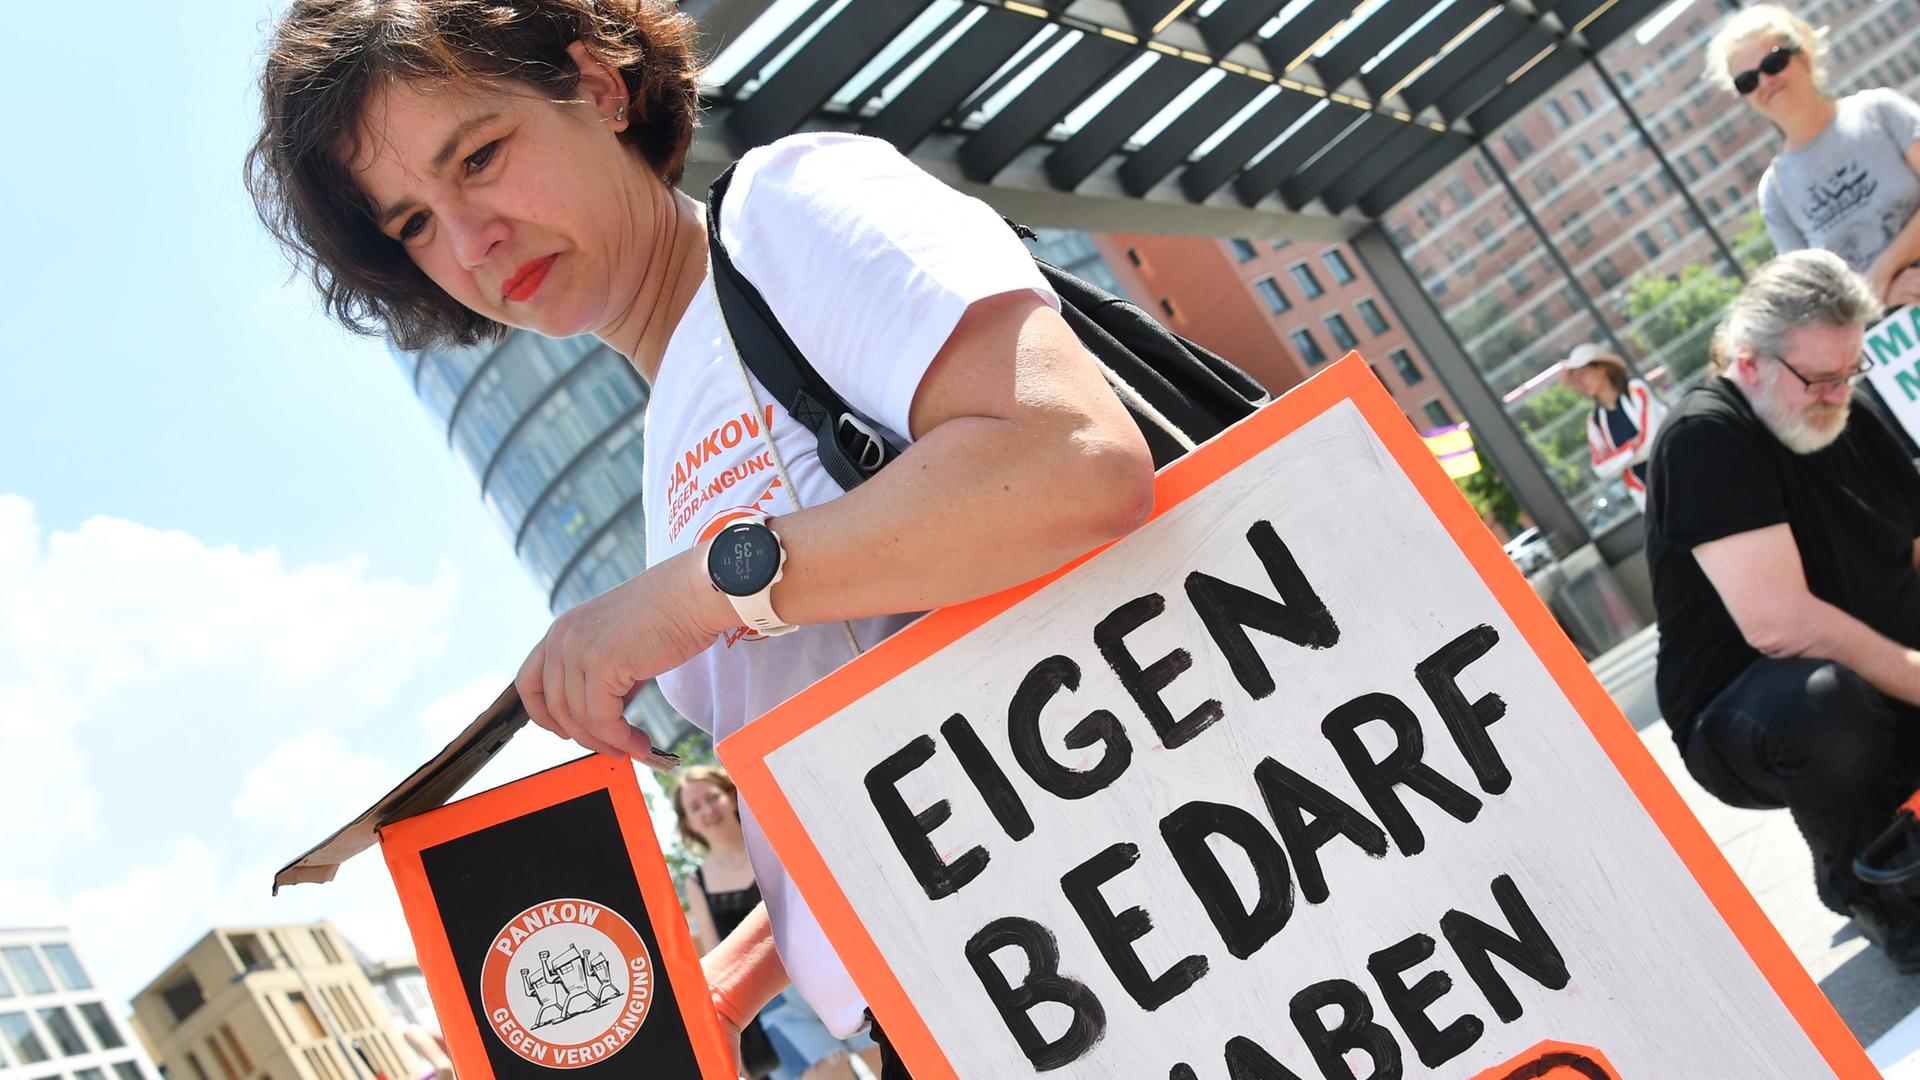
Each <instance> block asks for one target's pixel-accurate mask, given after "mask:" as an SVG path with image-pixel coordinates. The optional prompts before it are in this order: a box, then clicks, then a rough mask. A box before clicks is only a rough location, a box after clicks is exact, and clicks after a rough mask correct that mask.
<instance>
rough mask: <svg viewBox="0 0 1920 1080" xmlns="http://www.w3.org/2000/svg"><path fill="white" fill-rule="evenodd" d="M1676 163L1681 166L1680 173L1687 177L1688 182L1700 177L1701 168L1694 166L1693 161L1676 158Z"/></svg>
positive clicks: (1678, 166)
mask: <svg viewBox="0 0 1920 1080" xmlns="http://www.w3.org/2000/svg"><path fill="white" fill-rule="evenodd" d="M1674 165H1675V166H1676V167H1677V168H1679V170H1680V175H1681V176H1682V177H1684V178H1685V179H1686V181H1687V183H1689V184H1691V183H1693V182H1695V181H1697V180H1699V179H1700V170H1699V169H1696V168H1694V167H1693V162H1691V161H1688V160H1687V159H1686V158H1676V159H1674Z"/></svg>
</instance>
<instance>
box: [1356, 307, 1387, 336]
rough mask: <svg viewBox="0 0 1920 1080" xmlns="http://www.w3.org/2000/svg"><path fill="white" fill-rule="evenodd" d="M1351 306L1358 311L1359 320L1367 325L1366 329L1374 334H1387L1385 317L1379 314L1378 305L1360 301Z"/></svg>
mask: <svg viewBox="0 0 1920 1080" xmlns="http://www.w3.org/2000/svg"><path fill="white" fill-rule="evenodd" d="M1353 306H1354V307H1355V308H1356V309H1358V310H1359V312H1360V320H1361V321H1362V322H1364V323H1366V324H1367V329H1369V330H1371V331H1373V332H1374V333H1376V334H1384V333H1386V332H1387V317H1386V316H1385V315H1382V314H1380V305H1378V304H1376V303H1374V302H1373V301H1372V300H1362V301H1360V302H1359V303H1357V304H1355V305H1353Z"/></svg>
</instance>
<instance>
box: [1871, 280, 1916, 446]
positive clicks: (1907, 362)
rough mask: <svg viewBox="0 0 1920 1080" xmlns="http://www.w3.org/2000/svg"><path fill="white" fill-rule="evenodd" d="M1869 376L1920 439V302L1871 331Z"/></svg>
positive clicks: (1909, 431) (1908, 428)
mask: <svg viewBox="0 0 1920 1080" xmlns="http://www.w3.org/2000/svg"><path fill="white" fill-rule="evenodd" d="M1867 357H1868V359H1870V360H1872V361H1873V367H1872V368H1871V369H1869V370H1868V372H1867V378H1868V379H1869V380H1871V381H1872V383H1873V386H1874V389H1876V390H1878V391H1880V396H1881V397H1882V398H1884V399H1886V402H1887V407H1888V408H1889V409H1891V410H1892V411H1893V415H1894V416H1895V417H1896V418H1898V419H1899V421H1900V426H1902V427H1904V428H1906V429H1907V434H1909V435H1911V436H1913V437H1914V439H1915V440H1917V441H1920V304H1915V305H1909V306H1908V307H1904V308H1901V309H1900V310H1898V311H1896V312H1894V313H1893V314H1891V315H1888V316H1887V317H1886V318H1884V319H1882V320H1880V322H1879V323H1878V324H1877V325H1875V326H1874V327H1873V328H1872V329H1870V330H1868V331H1867Z"/></svg>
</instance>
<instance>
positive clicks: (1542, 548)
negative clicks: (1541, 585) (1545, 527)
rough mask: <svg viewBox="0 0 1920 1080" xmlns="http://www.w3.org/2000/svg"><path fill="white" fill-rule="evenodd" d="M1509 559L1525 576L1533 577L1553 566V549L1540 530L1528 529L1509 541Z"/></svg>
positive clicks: (1507, 545)
mask: <svg viewBox="0 0 1920 1080" xmlns="http://www.w3.org/2000/svg"><path fill="white" fill-rule="evenodd" d="M1506 547H1507V558H1509V559H1512V560H1513V565H1515V566H1517V567H1519V568H1520V572H1521V573H1523V574H1528V575H1531V574H1533V573H1535V572H1537V571H1540V570H1544V569H1546V568H1547V567H1548V566H1550V565H1552V564H1553V548H1552V547H1550V546H1548V544H1547V537H1546V534H1545V533H1543V532H1541V531H1540V530H1539V529H1528V530H1527V531H1525V532H1523V533H1521V534H1520V535H1518V536H1516V537H1514V538H1513V539H1511V540H1509V541H1507V544H1506Z"/></svg>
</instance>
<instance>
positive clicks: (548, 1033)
mask: <svg viewBox="0 0 1920 1080" xmlns="http://www.w3.org/2000/svg"><path fill="white" fill-rule="evenodd" d="M480 1000H481V1002H482V1003H483V1004H484V1005H485V1006H486V1010H487V1024H488V1026H489V1027H491V1028H492V1029H493V1033H494V1034H495V1035H497V1036H499V1037H500V1041H501V1042H503V1043H505V1044H506V1045H507V1046H508V1047H510V1048H512V1050H513V1052H514V1053H516V1054H519V1055H520V1056H521V1057H523V1058H526V1059H527V1060H528V1061H531V1062H533V1063H534V1064H536V1065H544V1066H546V1067H547V1068H550V1069H578V1068H580V1067H582V1066H584V1065H592V1064H593V1063H595V1062H597V1061H605V1060H606V1059H607V1058H608V1057H611V1056H612V1055H614V1054H616V1053H618V1052H619V1051H620V1049H621V1048H622V1047H624V1046H626V1045H627V1043H629V1042H631V1041H632V1039H633V1036H634V1035H635V1034H636V1033H637V1032H639V1030H640V1025H641V1024H642V1023H644V1022H645V1021H646V1019H647V1010H648V1009H649V1008H651V1007H652V1005H653V958H652V957H651V956H649V955H648V954H647V947H646V945H645V944H644V943H643V942H641V940H640V935H639V933H638V932H637V931H635V930H634V928H633V925H632V924H631V923H629V922H627V920H625V919H623V918H621V917H620V915H619V914H618V913H616V912H613V911H609V910H607V909H606V908H605V907H603V906H601V905H599V904H592V903H588V902H587V901H585V900H549V901H547V902H545V903H542V904H535V905H534V906H532V907H530V908H528V909H527V910H525V911H523V912H521V913H520V914H518V915H515V916H514V917H513V918H512V919H511V920H509V921H508V922H507V925H505V926H503V927H501V928H500V933H498V934H497V935H495V936H494V940H493V945H492V947H491V948H489V949H488V950H487V962H486V965H485V966H484V967H483V968H482V969H481V972H480Z"/></svg>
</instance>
